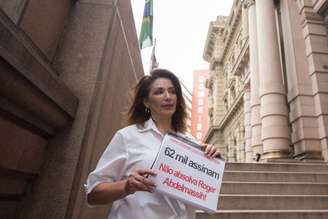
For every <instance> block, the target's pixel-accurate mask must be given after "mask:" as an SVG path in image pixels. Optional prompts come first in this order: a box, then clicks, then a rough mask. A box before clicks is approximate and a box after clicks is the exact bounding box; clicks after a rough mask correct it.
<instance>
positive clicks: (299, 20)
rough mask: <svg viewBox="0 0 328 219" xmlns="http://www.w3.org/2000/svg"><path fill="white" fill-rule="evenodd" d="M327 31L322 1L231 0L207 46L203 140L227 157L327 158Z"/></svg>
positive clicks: (211, 30) (248, 159) (212, 28)
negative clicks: (206, 108)
mask: <svg viewBox="0 0 328 219" xmlns="http://www.w3.org/2000/svg"><path fill="white" fill-rule="evenodd" d="M327 31H328V1H326V0H286V1H282V0H281V1H274V0H268V1H262V0H243V1H239V0H235V1H234V3H233V6H232V9H231V12H230V15H229V16H227V17H223V16H219V17H218V18H217V20H216V21H213V22H211V23H210V27H209V31H208V36H207V40H206V45H205V49H204V54H203V57H204V59H205V60H206V61H208V62H209V63H210V79H209V80H208V83H207V86H208V87H209V90H210V100H211V101H210V106H209V115H210V128H209V131H208V133H207V136H206V141H207V142H209V143H213V144H215V145H217V146H218V147H220V148H221V151H222V152H223V154H224V156H225V157H226V158H227V160H228V161H238V162H244V161H245V162H252V161H253V160H254V159H256V158H257V157H259V155H260V159H261V160H262V161H270V160H272V159H298V160H303V159H306V160H308V159H309V160H323V159H324V160H326V161H327V160H328V92H327V91H328V74H327V73H328V65H327V60H328V36H327Z"/></svg>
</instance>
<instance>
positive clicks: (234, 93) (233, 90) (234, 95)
mask: <svg viewBox="0 0 328 219" xmlns="http://www.w3.org/2000/svg"><path fill="white" fill-rule="evenodd" d="M230 94H231V98H232V100H234V99H235V98H236V90H235V87H234V86H232V87H231V88H230Z"/></svg>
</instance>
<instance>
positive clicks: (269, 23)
mask: <svg viewBox="0 0 328 219" xmlns="http://www.w3.org/2000/svg"><path fill="white" fill-rule="evenodd" d="M275 18H276V15H275V6H274V1H273V0H267V1H262V0H261V1H256V23H257V33H259V34H258V60H259V74H260V100H261V121H262V142H263V156H262V158H263V159H271V158H286V157H287V156H288V153H289V145H290V143H289V142H290V131H289V123H288V110H287V103H286V91H285V87H284V83H283V75H282V70H281V64H280V54H279V44H278V38H277V28H276V20H275Z"/></svg>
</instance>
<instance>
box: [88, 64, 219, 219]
mask: <svg viewBox="0 0 328 219" xmlns="http://www.w3.org/2000/svg"><path fill="white" fill-rule="evenodd" d="M185 108H186V106H185V102H184V99H183V97H182V91H181V86H180V83H179V80H178V78H177V77H176V76H175V75H174V74H173V73H171V72H170V71H168V70H165V69H155V70H153V71H152V72H151V74H150V76H144V77H143V78H141V80H140V81H139V82H138V84H137V86H136V89H135V97H134V100H133V103H132V105H131V107H130V110H129V120H128V121H129V126H127V127H125V128H123V129H121V130H119V131H117V133H116V134H115V135H114V137H113V139H112V140H111V142H110V143H109V145H108V147H107V149H106V150H105V152H104V153H103V155H102V157H101V158H100V160H99V162H98V164H97V167H96V169H95V170H94V171H93V172H92V173H90V175H89V177H88V180H87V185H86V187H87V194H88V203H89V204H90V205H97V204H108V203H113V205H112V210H111V213H110V215H109V218H115V219H116V218H118V219H130V218H135V219H139V218H142V219H144V218H156V219H157V218H163V219H164V218H165V219H167V218H172V219H173V218H183V219H187V218H188V219H189V218H194V217H195V211H194V210H195V209H193V207H191V206H190V205H187V204H184V203H182V202H180V201H178V200H175V199H172V198H169V197H167V196H165V195H162V194H159V193H154V189H155V187H156V185H155V184H154V183H153V182H152V181H151V180H149V179H148V176H149V175H156V173H155V172H154V171H153V170H151V169H149V168H150V167H151V165H152V163H153V161H154V159H155V157H156V154H157V152H158V150H159V147H160V145H161V141H162V139H163V136H164V135H165V134H166V133H167V132H168V131H173V132H176V133H179V134H181V135H184V136H186V135H185V134H183V133H185V131H186V121H185V120H186V116H187V114H186V109H185ZM205 154H206V155H207V156H210V157H215V156H217V155H218V154H219V152H218V151H217V150H216V149H215V148H214V147H213V146H207V147H206V150H205Z"/></svg>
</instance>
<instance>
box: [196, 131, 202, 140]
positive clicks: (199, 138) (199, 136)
mask: <svg viewBox="0 0 328 219" xmlns="http://www.w3.org/2000/svg"><path fill="white" fill-rule="evenodd" d="M202 137H203V135H202V133H201V132H197V134H196V138H197V140H201V139H202Z"/></svg>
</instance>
